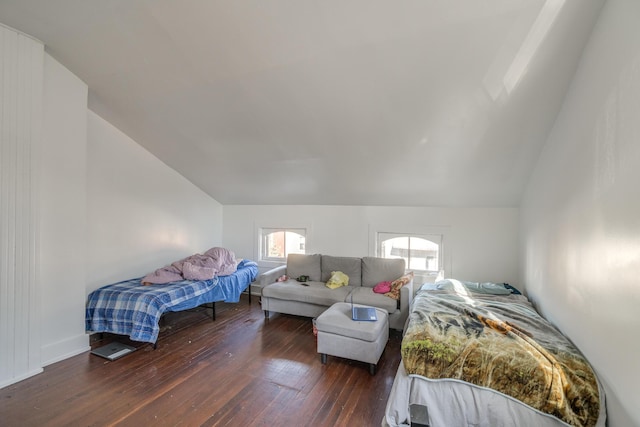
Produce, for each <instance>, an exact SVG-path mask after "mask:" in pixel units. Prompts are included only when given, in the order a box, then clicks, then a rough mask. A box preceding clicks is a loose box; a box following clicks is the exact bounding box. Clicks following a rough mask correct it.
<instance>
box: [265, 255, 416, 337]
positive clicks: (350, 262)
mask: <svg viewBox="0 0 640 427" xmlns="http://www.w3.org/2000/svg"><path fill="white" fill-rule="evenodd" d="M333 271H341V272H343V273H345V274H346V275H347V276H349V285H348V286H342V287H339V288H337V289H330V288H328V287H327V286H325V284H326V282H327V281H328V280H329V278H330V277H331V273H332V272H333ZM404 274H405V262H404V260H403V259H385V258H376V257H363V258H353V257H335V256H329V255H320V254H314V255H299V254H291V255H289V256H288V257H287V264H286V265H283V266H280V267H276V268H274V269H272V270H269V271H267V272H265V273H263V274H261V275H260V276H259V277H258V278H257V281H258V282H259V283H260V285H261V286H262V309H263V310H264V312H265V318H268V317H269V313H270V312H276V313H285V314H293V315H297V316H306V317H318V316H319V315H320V314H321V313H322V312H324V311H325V310H326V309H327V308H328V307H330V306H331V305H333V304H334V303H337V302H349V303H350V302H351V301H352V300H353V303H354V304H362V305H368V306H372V307H377V308H380V309H383V310H385V311H386V312H387V313H389V327H390V328H393V329H397V330H402V328H403V327H404V323H405V320H406V319H407V316H408V314H409V306H410V304H411V298H412V292H411V290H412V289H413V283H412V282H410V283H408V284H407V285H405V286H403V287H402V288H401V290H400V299H399V300H396V299H393V298H389V297H387V296H385V295H383V294H378V293H375V292H373V288H374V286H375V285H377V284H378V283H380V282H382V281H393V280H396V279H398V278H400V277H401V276H402V275H404ZM283 275H286V276H288V277H289V280H287V281H282V282H278V281H277V279H278V278H279V277H281V276H283ZM303 275H304V276H308V277H309V279H308V281H307V282H306V284H307V285H308V286H305V285H302V284H301V283H300V282H298V281H297V280H296V278H298V277H300V276H303Z"/></svg>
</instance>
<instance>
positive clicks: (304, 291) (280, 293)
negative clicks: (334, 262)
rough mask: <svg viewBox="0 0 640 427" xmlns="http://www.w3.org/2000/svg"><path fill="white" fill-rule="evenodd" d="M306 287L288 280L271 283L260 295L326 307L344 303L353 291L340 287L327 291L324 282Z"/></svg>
mask: <svg viewBox="0 0 640 427" xmlns="http://www.w3.org/2000/svg"><path fill="white" fill-rule="evenodd" d="M306 284H307V285H308V286H304V285H302V284H300V283H299V282H298V281H296V280H292V279H289V280H287V281H285V282H277V283H273V284H271V285H269V286H266V287H264V288H263V289H262V295H263V296H265V297H267V298H277V299H281V300H286V301H298V302H306V303H310V304H315V305H326V306H327V307H329V306H331V305H333V304H335V303H336V302H344V301H345V299H346V298H347V295H349V294H350V293H351V291H352V290H353V286H341V287H339V288H336V289H329V288H327V287H326V285H325V283H324V282H317V281H316V282H306Z"/></svg>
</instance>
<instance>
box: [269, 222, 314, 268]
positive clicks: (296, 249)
mask: <svg viewBox="0 0 640 427" xmlns="http://www.w3.org/2000/svg"><path fill="white" fill-rule="evenodd" d="M306 234H307V232H306V229H304V228H262V229H260V236H261V237H260V260H261V261H278V262H285V261H286V260H287V255H289V254H303V253H305V243H306Z"/></svg>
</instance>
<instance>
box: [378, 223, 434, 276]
mask: <svg viewBox="0 0 640 427" xmlns="http://www.w3.org/2000/svg"><path fill="white" fill-rule="evenodd" d="M377 237H378V238H377V241H378V245H377V248H376V251H377V254H378V256H379V257H382V258H402V259H404V261H405V263H406V265H407V269H409V270H414V271H418V272H428V273H435V272H438V271H440V270H441V269H442V256H441V253H442V235H439V234H411V235H406V234H405V235H403V234H398V233H386V232H385V233H383V232H380V233H378V236H377Z"/></svg>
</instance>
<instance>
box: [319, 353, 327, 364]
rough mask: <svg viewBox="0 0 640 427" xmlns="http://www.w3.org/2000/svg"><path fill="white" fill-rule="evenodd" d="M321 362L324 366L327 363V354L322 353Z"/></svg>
mask: <svg viewBox="0 0 640 427" xmlns="http://www.w3.org/2000/svg"><path fill="white" fill-rule="evenodd" d="M320 361H321V362H322V364H323V365H324V364H326V363H327V355H326V354H325V353H320Z"/></svg>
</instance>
